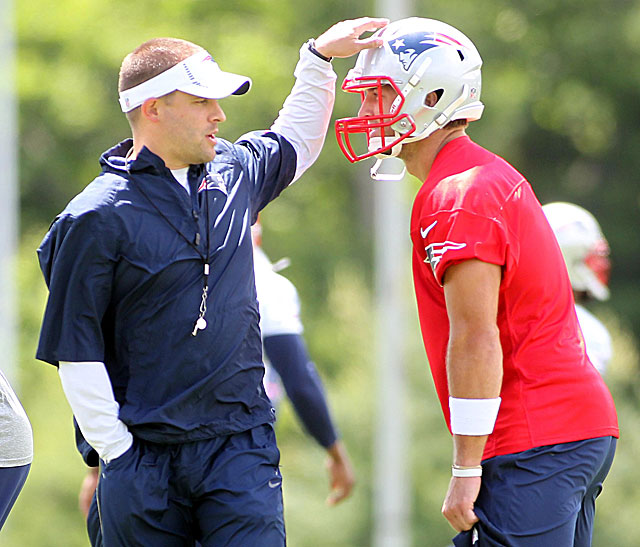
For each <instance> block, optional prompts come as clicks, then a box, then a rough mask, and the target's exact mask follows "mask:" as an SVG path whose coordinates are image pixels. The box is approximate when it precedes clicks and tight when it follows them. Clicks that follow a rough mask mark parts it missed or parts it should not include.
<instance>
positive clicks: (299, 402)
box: [251, 222, 355, 505]
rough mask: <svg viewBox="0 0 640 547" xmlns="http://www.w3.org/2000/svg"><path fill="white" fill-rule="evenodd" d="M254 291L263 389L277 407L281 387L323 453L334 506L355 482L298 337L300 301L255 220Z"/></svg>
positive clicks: (301, 339) (319, 383)
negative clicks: (264, 244)
mask: <svg viewBox="0 0 640 547" xmlns="http://www.w3.org/2000/svg"><path fill="white" fill-rule="evenodd" d="M251 233H252V236H253V245H254V246H253V251H254V254H253V260H254V269H255V274H256V291H257V293H258V304H259V305H260V330H261V332H262V343H263V347H264V351H265V357H266V359H265V365H266V366H267V372H266V374H265V390H266V392H267V395H268V396H269V399H271V402H272V403H273V404H274V406H275V407H276V408H277V406H278V403H279V401H280V399H281V398H282V385H283V386H284V390H285V391H286V393H287V396H288V397H289V399H290V400H291V403H292V404H293V407H294V409H295V411H296V414H297V415H298V417H299V418H300V421H301V422H302V424H303V425H304V427H305V429H306V430H307V431H308V432H309V433H310V434H311V436H312V437H313V438H314V439H315V440H316V441H317V442H318V444H319V445H320V446H322V447H323V448H324V449H325V450H326V451H327V455H328V458H327V469H328V471H329V483H330V489H331V493H330V495H329V497H328V498H327V503H328V504H329V505H334V504H336V503H338V502H340V501H342V500H343V499H344V498H346V497H347V496H348V495H349V494H350V493H351V490H352V488H353V485H354V483H355V478H354V473H353V468H352V465H351V462H350V459H349V456H348V453H347V450H346V447H345V446H344V443H343V442H342V440H340V439H339V438H338V434H337V432H336V429H335V427H334V425H333V422H332V420H331V414H330V412H329V405H328V404H327V401H326V398H325V395H324V389H323V386H322V381H321V380H320V376H319V375H318V372H317V370H316V368H315V365H314V363H313V361H311V359H310V358H309V354H308V352H307V348H306V344H305V342H304V339H303V337H302V332H303V326H302V322H301V321H300V302H299V299H298V293H297V291H296V288H295V287H294V285H293V283H291V281H289V280H288V279H287V278H286V277H284V276H282V275H280V274H278V273H276V271H274V265H273V264H272V263H271V261H270V260H269V258H268V257H267V255H266V254H265V252H264V250H263V249H262V245H261V244H262V230H261V226H260V223H259V222H257V223H256V224H254V225H253V226H252V229H251Z"/></svg>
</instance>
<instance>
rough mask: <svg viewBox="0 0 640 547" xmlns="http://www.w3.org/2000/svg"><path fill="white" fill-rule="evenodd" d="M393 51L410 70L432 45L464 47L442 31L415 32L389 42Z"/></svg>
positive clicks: (403, 66) (405, 67)
mask: <svg viewBox="0 0 640 547" xmlns="http://www.w3.org/2000/svg"><path fill="white" fill-rule="evenodd" d="M389 46H390V47H391V51H392V52H393V53H395V54H396V55H397V56H398V60H399V61H400V62H401V63H402V68H404V69H405V70H407V71H408V70H409V69H410V68H411V65H412V64H413V62H414V61H415V60H416V59H417V58H418V56H419V55H420V54H421V53H422V52H424V51H427V50H428V49H431V48H432V47H438V46H453V47H457V48H460V47H464V46H463V45H462V44H461V43H460V42H458V41H457V40H454V39H453V38H451V37H450V36H447V35H446V34H441V33H440V32H414V33H413V34H405V35H404V36H399V37H398V38H394V39H393V40H391V41H390V42H389Z"/></svg>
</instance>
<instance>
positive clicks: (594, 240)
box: [542, 202, 611, 300]
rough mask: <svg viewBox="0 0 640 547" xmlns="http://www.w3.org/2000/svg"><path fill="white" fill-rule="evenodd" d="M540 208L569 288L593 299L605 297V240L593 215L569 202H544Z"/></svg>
mask: <svg viewBox="0 0 640 547" xmlns="http://www.w3.org/2000/svg"><path fill="white" fill-rule="evenodd" d="M542 210H543V211H544V213H545V215H546V216H547V219H548V220H549V224H551V228H552V229H553V231H554V233H555V234H556V238H557V239H558V243H559V244H560V249H561V250H562V254H563V256H564V260H565V262H566V264H567V270H568V271H569V278H570V279H571V286H572V287H573V289H574V290H575V291H581V292H586V293H587V294H588V295H589V296H591V297H593V298H596V299H597V300H606V299H607V298H609V287H608V285H609V272H610V270H611V262H610V260H609V244H608V243H607V240H606V239H605V237H604V235H603V233H602V230H601V229H600V225H599V224H598V221H597V220H596V219H595V217H594V216H593V215H592V214H591V213H590V212H589V211H587V210H586V209H583V208H582V207H579V206H578V205H574V204H573V203H563V202H554V203H548V204H547V205H544V206H543V207H542Z"/></svg>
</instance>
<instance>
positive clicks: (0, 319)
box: [0, 0, 19, 390]
mask: <svg viewBox="0 0 640 547" xmlns="http://www.w3.org/2000/svg"><path fill="white" fill-rule="evenodd" d="M13 29H14V25H13V2H12V0H1V1H0V195H1V196H2V199H0V355H1V356H2V362H1V364H0V367H2V370H3V372H4V373H5V374H6V376H7V377H8V378H9V379H10V380H11V383H12V384H13V386H14V387H15V388H16V390H17V389H18V387H19V386H17V383H18V379H17V378H16V376H17V374H16V358H17V351H16V347H17V343H16V340H17V333H18V329H17V312H16V301H17V299H16V296H15V295H16V283H15V260H16V250H17V232H18V230H17V225H18V192H17V187H18V181H17V160H16V157H17V146H16V142H17V123H16V100H15V91H14V82H15V78H14V76H15V74H14V70H15V64H14V58H15V53H14V52H15V42H14V30H13Z"/></svg>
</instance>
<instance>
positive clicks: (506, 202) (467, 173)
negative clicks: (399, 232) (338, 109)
mask: <svg viewBox="0 0 640 547" xmlns="http://www.w3.org/2000/svg"><path fill="white" fill-rule="evenodd" d="M376 36H378V37H380V38H382V39H383V40H384V43H383V45H382V46H381V47H379V48H376V49H373V50H371V51H369V52H363V53H361V54H360V55H359V56H358V60H357V62H356V65H355V67H354V69H353V70H352V71H351V72H350V73H349V75H348V76H347V79H346V80H345V82H344V84H343V89H344V90H345V91H351V92H355V93H358V94H360V96H361V99H362V105H361V107H360V111H359V113H358V116H356V117H353V118H346V119H343V120H338V121H337V122H336V131H337V135H338V139H339V142H340V145H341V148H342V150H343V152H344V153H345V155H346V156H347V158H348V159H349V160H350V161H358V160H360V159H363V158H366V157H372V156H377V157H378V158H386V157H389V155H396V156H398V157H399V158H400V159H402V160H403V161H404V163H405V165H406V168H407V170H408V171H409V173H411V174H412V175H413V176H415V177H416V178H418V179H419V181H421V182H422V186H421V188H420V190H419V191H418V193H417V195H416V198H415V202H414V206H413V212H412V216H411V239H412V242H413V274H414V284H415V291H416V298H417V303H418V312H419V316H420V324H421V330H422V337H423V339H424V344H425V348H426V351H427V356H428V358H429V365H430V367H431V371H432V375H433V378H434V382H435V387H436V391H437V392H438V396H439V398H440V403H441V406H442V410H443V413H444V416H445V420H446V422H447V425H448V426H449V428H450V430H451V432H452V434H453V465H452V470H451V472H452V478H451V481H450V484H449V489H448V492H447V494H446V497H445V500H444V504H443V508H442V512H443V514H444V516H445V517H446V518H447V520H448V521H449V523H450V524H451V525H452V526H453V528H454V529H455V530H457V531H459V532H461V533H460V534H459V535H458V536H456V538H454V543H455V544H456V545H457V546H460V545H469V546H471V545H476V546H480V547H482V546H489V545H491V546H497V545H509V546H534V545H535V546H539V545H554V546H559V547H560V546H566V547H569V546H572V547H578V546H580V547H583V546H587V545H590V543H591V533H592V525H593V517H594V511H595V498H596V497H597V495H598V494H599V493H600V491H601V489H602V482H603V481H604V479H605V477H606V475H607V473H608V471H609V468H610V466H611V463H612V461H613V455H614V452H615V446H616V438H617V436H618V424H617V416H616V411H615V407H614V405H613V401H612V398H611V395H610V394H609V391H608V389H607V387H606V385H605V384H604V382H603V380H602V378H601V376H600V374H598V372H597V371H596V370H595V368H594V367H593V366H592V365H591V364H590V363H589V360H588V358H587V356H586V352H585V350H584V344H583V342H582V339H581V335H580V328H579V325H578V321H577V318H576V314H575V311H574V307H573V304H574V303H573V297H572V294H571V285H570V282H569V278H568V275H567V273H566V267H565V266H564V263H563V258H562V254H561V253H560V250H559V248H558V245H557V243H556V241H555V236H554V234H553V231H552V230H551V228H550V226H549V223H548V222H547V220H546V218H545V216H544V213H543V211H542V208H541V206H540V204H539V202H538V200H537V198H536V197H535V195H534V193H533V190H532V188H531V186H530V185H529V183H528V182H527V181H526V180H525V178H524V177H523V176H522V175H521V174H520V173H518V172H517V171H516V170H515V169H514V168H513V167H512V166H510V165H509V164H508V163H507V162H505V161H504V160H503V159H502V158H500V157H498V156H496V155H495V154H492V153H491V152H489V151H488V150H485V149H484V148H482V147H480V146H478V145H477V144H475V143H474V142H472V141H471V139H470V138H469V137H468V136H467V134H466V127H467V124H468V122H469V121H474V120H477V119H479V118H480V117H481V115H482V112H483V109H484V105H483V104H482V103H481V102H480V91H481V66H482V59H481V58H480V55H479V53H478V51H477V50H476V48H475V46H474V44H473V43H472V42H471V40H469V38H468V37H467V36H465V35H464V34H463V33H462V32H460V31H459V30H457V29H455V28H453V27H451V26H450V25H447V24H445V23H442V22H440V21H434V20H430V19H421V18H417V17H416V18H410V19H405V20H401V21H396V22H393V23H390V24H389V25H388V26H387V27H385V28H384V29H382V30H381V31H379V32H377V33H376ZM352 137H356V138H357V137H364V143H363V144H366V147H365V146H363V147H362V148H361V149H358V150H357V149H356V145H355V143H354V142H352Z"/></svg>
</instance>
